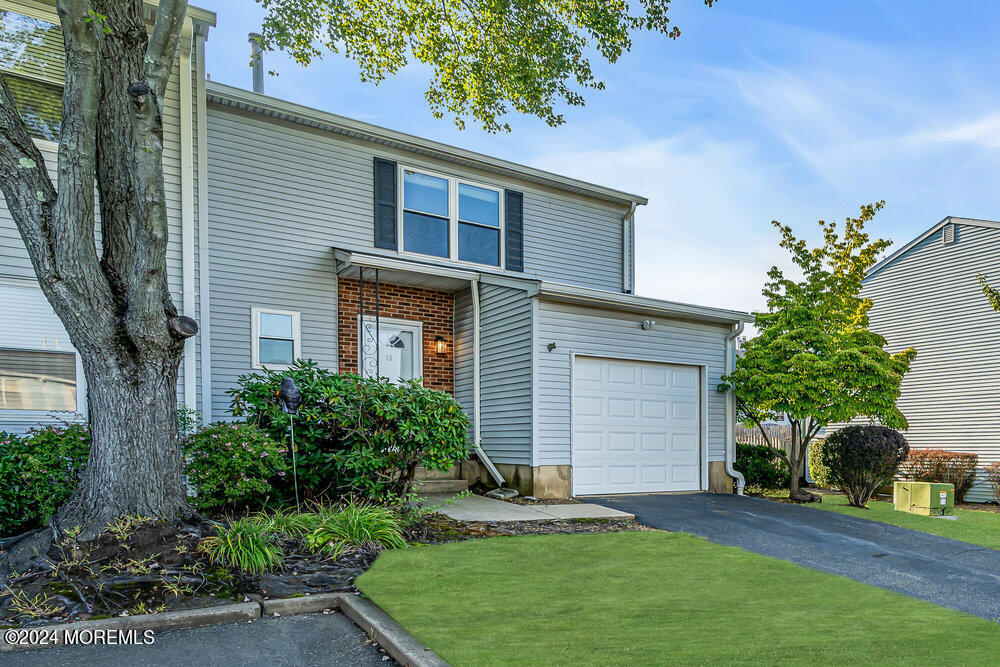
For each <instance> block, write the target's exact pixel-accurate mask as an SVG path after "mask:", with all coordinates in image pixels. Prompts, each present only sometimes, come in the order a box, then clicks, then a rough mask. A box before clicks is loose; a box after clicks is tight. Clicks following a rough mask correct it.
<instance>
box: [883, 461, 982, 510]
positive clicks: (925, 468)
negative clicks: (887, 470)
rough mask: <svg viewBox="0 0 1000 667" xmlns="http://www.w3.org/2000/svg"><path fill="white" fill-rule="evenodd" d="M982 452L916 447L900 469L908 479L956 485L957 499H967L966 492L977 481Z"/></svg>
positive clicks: (957, 500) (960, 501)
mask: <svg viewBox="0 0 1000 667" xmlns="http://www.w3.org/2000/svg"><path fill="white" fill-rule="evenodd" d="M978 468H979V454H973V453H970V452H949V451H946V450H943V449H914V450H911V451H910V455H909V456H908V457H907V459H906V461H905V462H904V463H903V465H902V467H901V469H900V472H901V473H902V474H903V476H904V477H905V478H906V479H912V480H914V481H917V482H937V483H942V484H951V485H953V486H954V487H955V502H956V503H962V502H965V496H966V494H967V493H969V491H970V490H971V489H972V485H973V484H975V483H976V476H977V474H978Z"/></svg>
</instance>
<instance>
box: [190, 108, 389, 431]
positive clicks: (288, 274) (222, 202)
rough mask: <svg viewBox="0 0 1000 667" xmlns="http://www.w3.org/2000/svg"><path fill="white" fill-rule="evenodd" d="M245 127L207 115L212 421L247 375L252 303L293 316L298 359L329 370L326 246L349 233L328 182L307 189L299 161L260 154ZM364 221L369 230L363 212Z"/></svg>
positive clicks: (331, 306) (260, 143)
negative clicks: (296, 325) (295, 166)
mask: <svg viewBox="0 0 1000 667" xmlns="http://www.w3.org/2000/svg"><path fill="white" fill-rule="evenodd" d="M244 120H245V119H243V118H242V117H240V116H234V115H233V114H231V113H228V112H226V111H220V110H218V109H215V108H213V107H209V109H208V123H207V126H208V175H207V178H208V219H209V274H210V275H209V279H210V294H209V302H210V304H211V314H212V323H211V324H212V337H211V347H212V349H211V354H212V417H213V419H216V420H218V419H225V418H227V417H229V416H230V413H229V397H228V396H227V395H226V390H228V389H231V388H232V387H234V386H235V385H236V379H237V377H238V376H240V375H241V374H243V373H247V372H249V371H250V370H251V359H250V354H251V352H250V350H251V328H250V327H251V320H250V309H251V308H252V307H253V306H259V307H261V308H274V309H277V310H292V311H298V312H299V313H300V316H301V342H302V349H301V351H300V356H301V357H303V358H308V359H312V360H314V361H316V362H317V363H318V364H319V365H320V366H322V367H324V368H328V369H331V370H336V369H337V276H336V271H335V266H334V261H333V251H332V248H333V246H334V245H337V244H338V243H343V242H344V240H345V239H346V238H348V237H349V236H350V233H351V231H352V228H351V227H350V226H349V220H350V219H351V215H350V211H347V212H344V211H342V210H340V204H341V201H340V200H339V198H338V195H337V193H338V192H340V190H339V188H336V187H333V186H332V184H330V183H328V184H327V187H321V186H319V185H317V184H315V183H314V184H312V185H310V184H309V180H310V179H309V178H308V177H307V174H306V173H305V171H304V170H291V169H289V165H293V164H298V163H299V159H298V158H297V157H296V155H295V150H296V149H295V147H294V146H293V145H291V144H289V145H287V146H278V147H271V149H268V144H267V142H266V136H265V135H266V134H267V133H266V132H264V131H262V132H258V130H261V128H257V127H255V126H253V125H251V126H249V127H248V126H247V125H246V124H245V123H244ZM279 136H280V134H279ZM286 149H287V150H286ZM310 168H311V169H315V170H317V171H318V172H319V173H320V174H322V173H324V172H325V171H327V170H328V169H333V166H332V165H331V164H322V163H313V164H312V165H311V167H310ZM369 170H370V169H369ZM320 178H323V176H320ZM296 183H300V184H302V185H303V189H301V190H299V189H297V188H296ZM310 194H311V196H310ZM324 200H325V202H326V203H325V204H324ZM355 213H356V214H357V215H360V212H359V211H356V212H355ZM367 217H368V219H369V224H370V219H371V208H370V207H369V208H368V210H367ZM353 231H354V232H355V233H356V232H357V229H356V228H353Z"/></svg>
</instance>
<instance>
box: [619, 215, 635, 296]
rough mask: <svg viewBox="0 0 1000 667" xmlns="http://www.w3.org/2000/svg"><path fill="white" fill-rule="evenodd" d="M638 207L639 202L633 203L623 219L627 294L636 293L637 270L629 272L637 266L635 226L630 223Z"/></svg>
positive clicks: (623, 254)
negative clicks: (634, 286)
mask: <svg viewBox="0 0 1000 667" xmlns="http://www.w3.org/2000/svg"><path fill="white" fill-rule="evenodd" d="M638 206H639V204H638V202H632V204H631V206H629V209H628V213H626V214H625V217H624V218H622V292H624V293H626V294H631V293H632V292H633V291H634V288H633V282H634V281H633V280H632V271H635V269H634V268H632V271H629V268H630V267H632V266H633V265H634V264H635V231H634V227H635V225H630V224H629V221H631V220H632V218H633V217H635V209H636V208H638Z"/></svg>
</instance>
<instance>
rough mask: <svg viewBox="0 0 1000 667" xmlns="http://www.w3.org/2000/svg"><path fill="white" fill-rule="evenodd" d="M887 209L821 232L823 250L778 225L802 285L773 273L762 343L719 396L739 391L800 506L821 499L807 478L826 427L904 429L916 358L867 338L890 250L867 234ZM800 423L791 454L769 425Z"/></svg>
mask: <svg viewBox="0 0 1000 667" xmlns="http://www.w3.org/2000/svg"><path fill="white" fill-rule="evenodd" d="M883 206H884V202H878V203H877V204H872V205H866V206H863V207H862V208H861V212H860V215H859V216H858V217H856V218H847V219H846V221H845V223H844V227H843V231H840V230H838V227H837V223H836V222H832V223H826V222H823V221H820V222H819V227H820V230H821V232H822V235H823V244H822V245H821V246H819V247H816V248H810V247H809V246H808V245H807V243H806V241H804V240H802V239H799V238H796V236H795V235H794V233H793V232H792V229H791V227H789V226H787V225H783V224H781V223H779V222H777V221H773V222H772V223H771V224H773V225H774V226H775V227H776V228H777V229H778V231H779V232H780V233H781V244H780V245H781V247H782V248H785V249H786V250H788V251H789V253H790V254H791V258H792V262H793V263H794V264H795V266H796V268H797V269H798V271H799V272H801V274H802V277H801V278H791V277H788V276H786V275H785V272H784V271H783V270H781V269H779V268H778V267H776V266H775V267H772V268H771V270H770V271H769V272H768V282H767V283H766V284H765V287H764V290H763V293H764V296H766V297H767V310H766V311H764V312H758V313H754V316H755V318H756V320H755V321H756V326H757V329H758V332H759V333H758V335H757V336H756V337H755V338H752V339H750V340H749V341H747V342H746V344H745V345H744V347H743V350H742V354H741V355H740V356H739V358H738V359H737V362H736V367H735V370H734V371H733V372H732V373H731V374H729V375H727V376H724V377H723V378H722V380H723V382H722V384H720V386H719V390H720V391H729V390H730V389H732V390H733V393H734V395H735V399H736V405H737V410H738V413H739V417H740V419H741V420H742V421H743V422H744V423H745V424H746V425H747V426H750V427H753V426H754V425H756V426H757V427H758V428H759V429H760V431H761V433H762V434H763V436H764V438H765V441H766V442H767V443H768V444H769V445H770V446H771V447H772V448H773V449H774V450H775V452H776V453H777V455H778V456H779V458H780V459H781V460H782V461H784V462H785V464H786V465H787V466H788V468H789V471H790V472H791V481H790V485H789V489H790V491H791V497H792V498H793V499H795V500H810V499H812V494H809V493H808V492H805V491H803V490H801V489H800V488H799V471H800V470H801V467H802V461H803V459H804V457H805V454H806V448H807V447H808V445H809V443H810V441H812V439H813V438H815V437H816V435H817V434H818V433H819V432H820V430H821V429H823V427H825V426H827V425H829V424H832V423H835V422H847V421H850V420H852V419H856V418H859V417H862V418H867V419H869V420H871V421H875V422H879V423H880V424H882V425H884V426H888V427H891V428H896V429H905V428H906V426H907V424H906V418H905V417H904V416H903V414H902V413H901V412H900V411H899V409H898V408H897V407H896V400H897V399H898V398H899V391H900V384H901V382H902V379H903V375H904V374H905V373H906V372H907V370H909V367H910V362H911V361H912V360H913V358H914V356H916V351H915V350H913V349H912V348H909V349H906V350H903V351H901V352H897V353H895V354H890V353H889V352H886V350H885V349H884V348H885V339H884V338H883V337H882V336H880V335H879V334H877V333H875V332H873V331H870V330H869V329H868V311H869V310H870V309H871V307H872V302H871V300H870V299H865V298H862V297H861V281H862V279H863V278H864V276H865V273H866V272H867V270H868V269H869V268H871V267H872V266H873V265H874V264H875V261H876V258H877V257H878V255H879V253H881V252H882V251H883V250H885V249H886V248H887V247H888V246H889V245H890V241H886V240H881V239H880V240H876V241H870V240H869V237H868V234H866V233H865V232H864V226H865V224H866V223H868V222H870V221H871V220H872V218H873V217H874V216H875V213H876V212H878V211H879V210H881V209H882V207H883ZM782 417H786V418H787V419H788V420H789V421H790V422H791V434H792V435H791V451H790V452H787V453H786V452H785V450H784V449H782V448H781V447H780V446H779V445H778V444H777V443H774V442H772V441H771V440H770V438H769V437H768V434H767V431H766V430H765V429H764V428H763V423H764V422H765V421H767V420H772V419H780V418H782Z"/></svg>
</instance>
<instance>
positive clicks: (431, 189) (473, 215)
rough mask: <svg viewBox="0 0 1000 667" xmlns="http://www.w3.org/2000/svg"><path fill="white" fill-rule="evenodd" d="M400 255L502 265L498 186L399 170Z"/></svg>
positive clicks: (406, 169)
mask: <svg viewBox="0 0 1000 667" xmlns="http://www.w3.org/2000/svg"><path fill="white" fill-rule="evenodd" d="M400 181H401V183H402V186H403V187H402V206H401V207H400V208H401V210H402V221H401V222H402V249H403V251H404V252H412V253H419V254H421V255H431V256H433V257H443V258H446V259H452V260H457V261H460V262H469V263H472V264H485V265H489V266H498V267H499V266H501V256H502V255H501V251H502V243H503V241H502V220H503V217H502V215H501V209H500V206H501V204H500V201H501V198H500V192H501V190H500V189H499V188H493V187H489V186H486V185H477V184H472V183H467V182H464V181H461V180H459V179H456V178H451V177H447V176H438V175H435V174H428V173H424V172H420V171H416V170H414V169H408V168H406V167H403V168H402V178H401V179H400Z"/></svg>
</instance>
